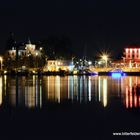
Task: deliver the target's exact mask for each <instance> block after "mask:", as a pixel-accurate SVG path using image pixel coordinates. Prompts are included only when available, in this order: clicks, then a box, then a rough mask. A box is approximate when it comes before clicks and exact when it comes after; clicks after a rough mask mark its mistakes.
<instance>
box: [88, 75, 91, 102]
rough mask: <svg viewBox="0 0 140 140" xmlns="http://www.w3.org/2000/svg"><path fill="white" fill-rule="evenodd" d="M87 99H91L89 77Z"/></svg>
mask: <svg viewBox="0 0 140 140" xmlns="http://www.w3.org/2000/svg"><path fill="white" fill-rule="evenodd" d="M88 94H89V95H88V99H89V101H91V79H90V77H89V79H88Z"/></svg>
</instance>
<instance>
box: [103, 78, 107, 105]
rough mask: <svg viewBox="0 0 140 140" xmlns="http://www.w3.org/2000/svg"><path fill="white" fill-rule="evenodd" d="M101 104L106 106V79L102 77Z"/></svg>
mask: <svg viewBox="0 0 140 140" xmlns="http://www.w3.org/2000/svg"><path fill="white" fill-rule="evenodd" d="M103 104H104V107H106V106H107V79H103Z"/></svg>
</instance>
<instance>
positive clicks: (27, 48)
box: [7, 39, 42, 59]
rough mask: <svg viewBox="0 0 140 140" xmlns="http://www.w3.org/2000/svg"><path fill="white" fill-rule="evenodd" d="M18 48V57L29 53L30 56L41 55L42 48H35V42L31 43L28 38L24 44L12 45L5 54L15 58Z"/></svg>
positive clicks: (26, 55)
mask: <svg viewBox="0 0 140 140" xmlns="http://www.w3.org/2000/svg"><path fill="white" fill-rule="evenodd" d="M16 47H17V48H18V57H19V58H22V57H28V56H30V55H32V56H41V50H42V49H37V48H36V45H35V44H32V43H31V41H30V39H29V40H28V42H27V43H26V44H25V45H20V46H12V47H11V48H9V49H8V50H7V55H8V57H9V58H11V59H15V58H16V51H17V48H16Z"/></svg>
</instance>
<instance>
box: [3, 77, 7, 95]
mask: <svg viewBox="0 0 140 140" xmlns="http://www.w3.org/2000/svg"><path fill="white" fill-rule="evenodd" d="M6 83H7V76H6V75H4V93H5V96H6Z"/></svg>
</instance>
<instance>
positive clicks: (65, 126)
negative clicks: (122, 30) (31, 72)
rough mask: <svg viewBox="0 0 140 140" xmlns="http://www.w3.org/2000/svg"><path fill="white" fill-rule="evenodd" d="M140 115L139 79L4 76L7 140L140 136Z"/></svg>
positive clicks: (0, 119) (0, 97) (0, 109)
mask: <svg viewBox="0 0 140 140" xmlns="http://www.w3.org/2000/svg"><path fill="white" fill-rule="evenodd" d="M139 111H140V77H139V76H124V77H111V76H42V77H38V76H31V77H25V76H20V77H16V76H15V77H11V76H1V77H0V125H1V127H0V136H1V138H3V139H5V138H8V139H9V138H12V139H19V138H21V136H22V137H23V138H24V139H44V138H45V139H53V138H54V139H56V138H61V139H68V138H70V139H79V138H80V139H81V138H83V139H88V138H91V137H92V138H97V139H100V138H101V137H103V138H105V137H112V136H113V135H112V134H113V132H140V112H139ZM7 134H8V135H7ZM115 138H116V139H118V137H117V136H116V137H115V136H113V139H115Z"/></svg>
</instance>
